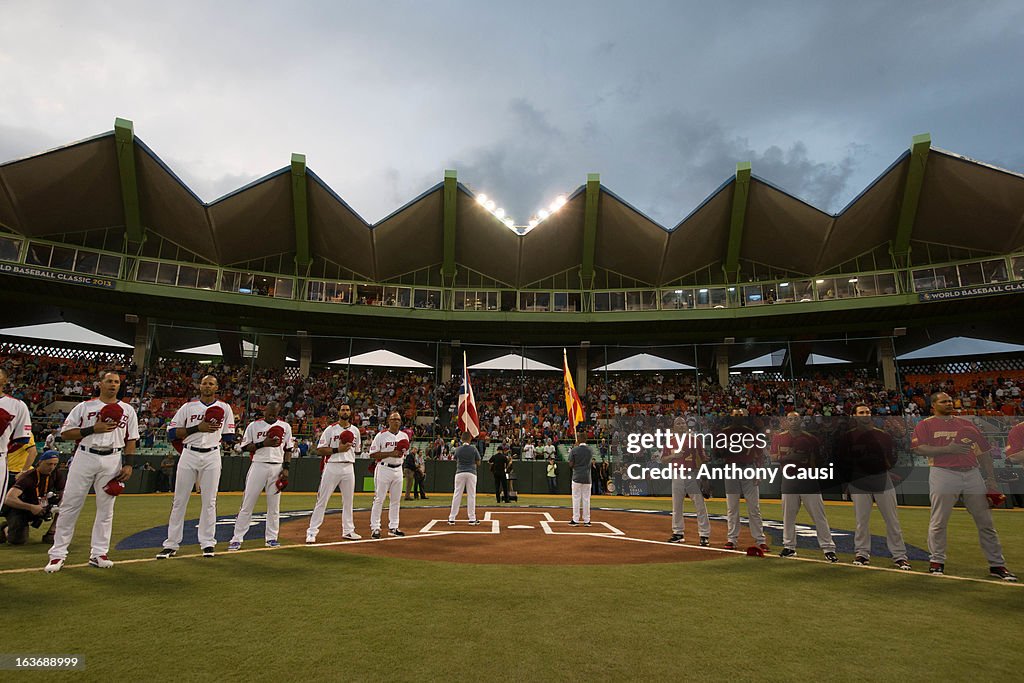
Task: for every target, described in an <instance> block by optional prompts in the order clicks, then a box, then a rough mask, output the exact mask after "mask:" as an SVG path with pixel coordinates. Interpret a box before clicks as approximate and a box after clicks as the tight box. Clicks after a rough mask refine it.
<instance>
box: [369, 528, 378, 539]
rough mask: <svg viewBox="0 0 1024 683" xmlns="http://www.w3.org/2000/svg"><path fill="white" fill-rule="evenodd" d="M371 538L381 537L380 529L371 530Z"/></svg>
mask: <svg viewBox="0 0 1024 683" xmlns="http://www.w3.org/2000/svg"><path fill="white" fill-rule="evenodd" d="M370 538H380V529H374V530H373V531H371V532H370Z"/></svg>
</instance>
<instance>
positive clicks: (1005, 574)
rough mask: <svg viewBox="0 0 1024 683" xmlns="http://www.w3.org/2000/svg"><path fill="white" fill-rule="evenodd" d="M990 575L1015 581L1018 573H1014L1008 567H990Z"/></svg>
mask: <svg viewBox="0 0 1024 683" xmlns="http://www.w3.org/2000/svg"><path fill="white" fill-rule="evenodd" d="M988 575H989V576H994V577H995V578H997V579H1002V580H1003V581H1013V582H1015V581H1016V580H1017V577H1016V575H1014V574H1012V573H1011V572H1010V570H1009V569H1007V568H1006V567H989V568H988Z"/></svg>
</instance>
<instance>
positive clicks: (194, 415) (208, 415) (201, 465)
mask: <svg viewBox="0 0 1024 683" xmlns="http://www.w3.org/2000/svg"><path fill="white" fill-rule="evenodd" d="M218 388H219V384H218V382H217V378H216V377H214V376H213V375H206V376H205V377H203V378H202V380H200V382H199V399H198V400H196V401H189V402H188V403H186V404H185V405H183V406H182V407H180V408H178V412H176V413H175V414H174V417H173V418H171V422H170V424H168V425H167V439H168V440H169V441H179V442H181V457H179V458H178V468H177V471H176V472H175V474H174V503H173V504H172V505H171V517H170V519H169V520H168V521H167V540H165V541H164V549H163V550H161V551H160V552H159V553H158V554H157V556H156V558H157V559H158V560H166V559H167V558H169V557H174V556H175V554H177V552H178V548H179V547H181V537H182V535H183V533H184V527H185V509H186V508H187V507H188V499H189V495H190V494H191V493H192V487H194V486H195V484H196V480H197V479H198V480H199V493H200V495H201V496H202V507H201V508H200V511H199V547H200V548H202V549H203V557H213V555H214V548H215V547H216V545H217V537H216V534H215V531H216V529H217V489H218V488H219V486H220V470H221V452H220V444H221V442H222V441H224V442H226V443H231V442H233V441H234V440H235V414H234V411H232V410H231V406H230V405H228V404H227V403H225V402H224V401H218V400H217V389H218Z"/></svg>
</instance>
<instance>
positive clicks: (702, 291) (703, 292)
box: [697, 287, 708, 294]
mask: <svg viewBox="0 0 1024 683" xmlns="http://www.w3.org/2000/svg"><path fill="white" fill-rule="evenodd" d="M697 291H698V292H700V293H701V294H707V293H708V290H707V288H706V287H705V288H704V289H698V290H697Z"/></svg>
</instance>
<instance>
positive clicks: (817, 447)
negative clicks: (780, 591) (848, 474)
mask: <svg viewBox="0 0 1024 683" xmlns="http://www.w3.org/2000/svg"><path fill="white" fill-rule="evenodd" d="M802 421H803V420H802V418H801V417H800V413H797V412H791V413H789V414H787V415H786V431H784V432H780V433H778V434H776V435H775V437H774V438H773V439H772V444H771V447H770V449H769V450H770V455H771V459H772V460H774V461H776V462H778V463H780V464H782V465H793V466H794V467H793V468H790V469H795V470H798V471H803V470H808V469H812V468H815V467H817V466H818V463H819V461H820V460H821V459H822V458H821V441H820V440H819V439H818V437H816V436H814V435H813V434H809V433H808V432H805V431H804V430H803V429H801V428H800V427H801V424H802ZM801 504H803V506H804V507H806V508H807V512H808V513H809V514H810V515H811V519H812V520H814V529H815V531H817V534H818V547H819V548H821V550H822V551H823V552H824V553H825V559H826V560H828V561H829V562H838V561H839V557H838V556H836V544H835V542H834V541H833V540H832V530H831V529H829V526H828V519H827V518H826V517H825V504H824V503H823V502H822V499H821V489H820V487H819V486H818V483H817V482H816V481H813V480H800V479H788V478H785V477H783V479H782V546H783V547H782V552H781V553H779V556H780V557H795V556H796V515H797V513H798V512H800V505H801Z"/></svg>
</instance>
